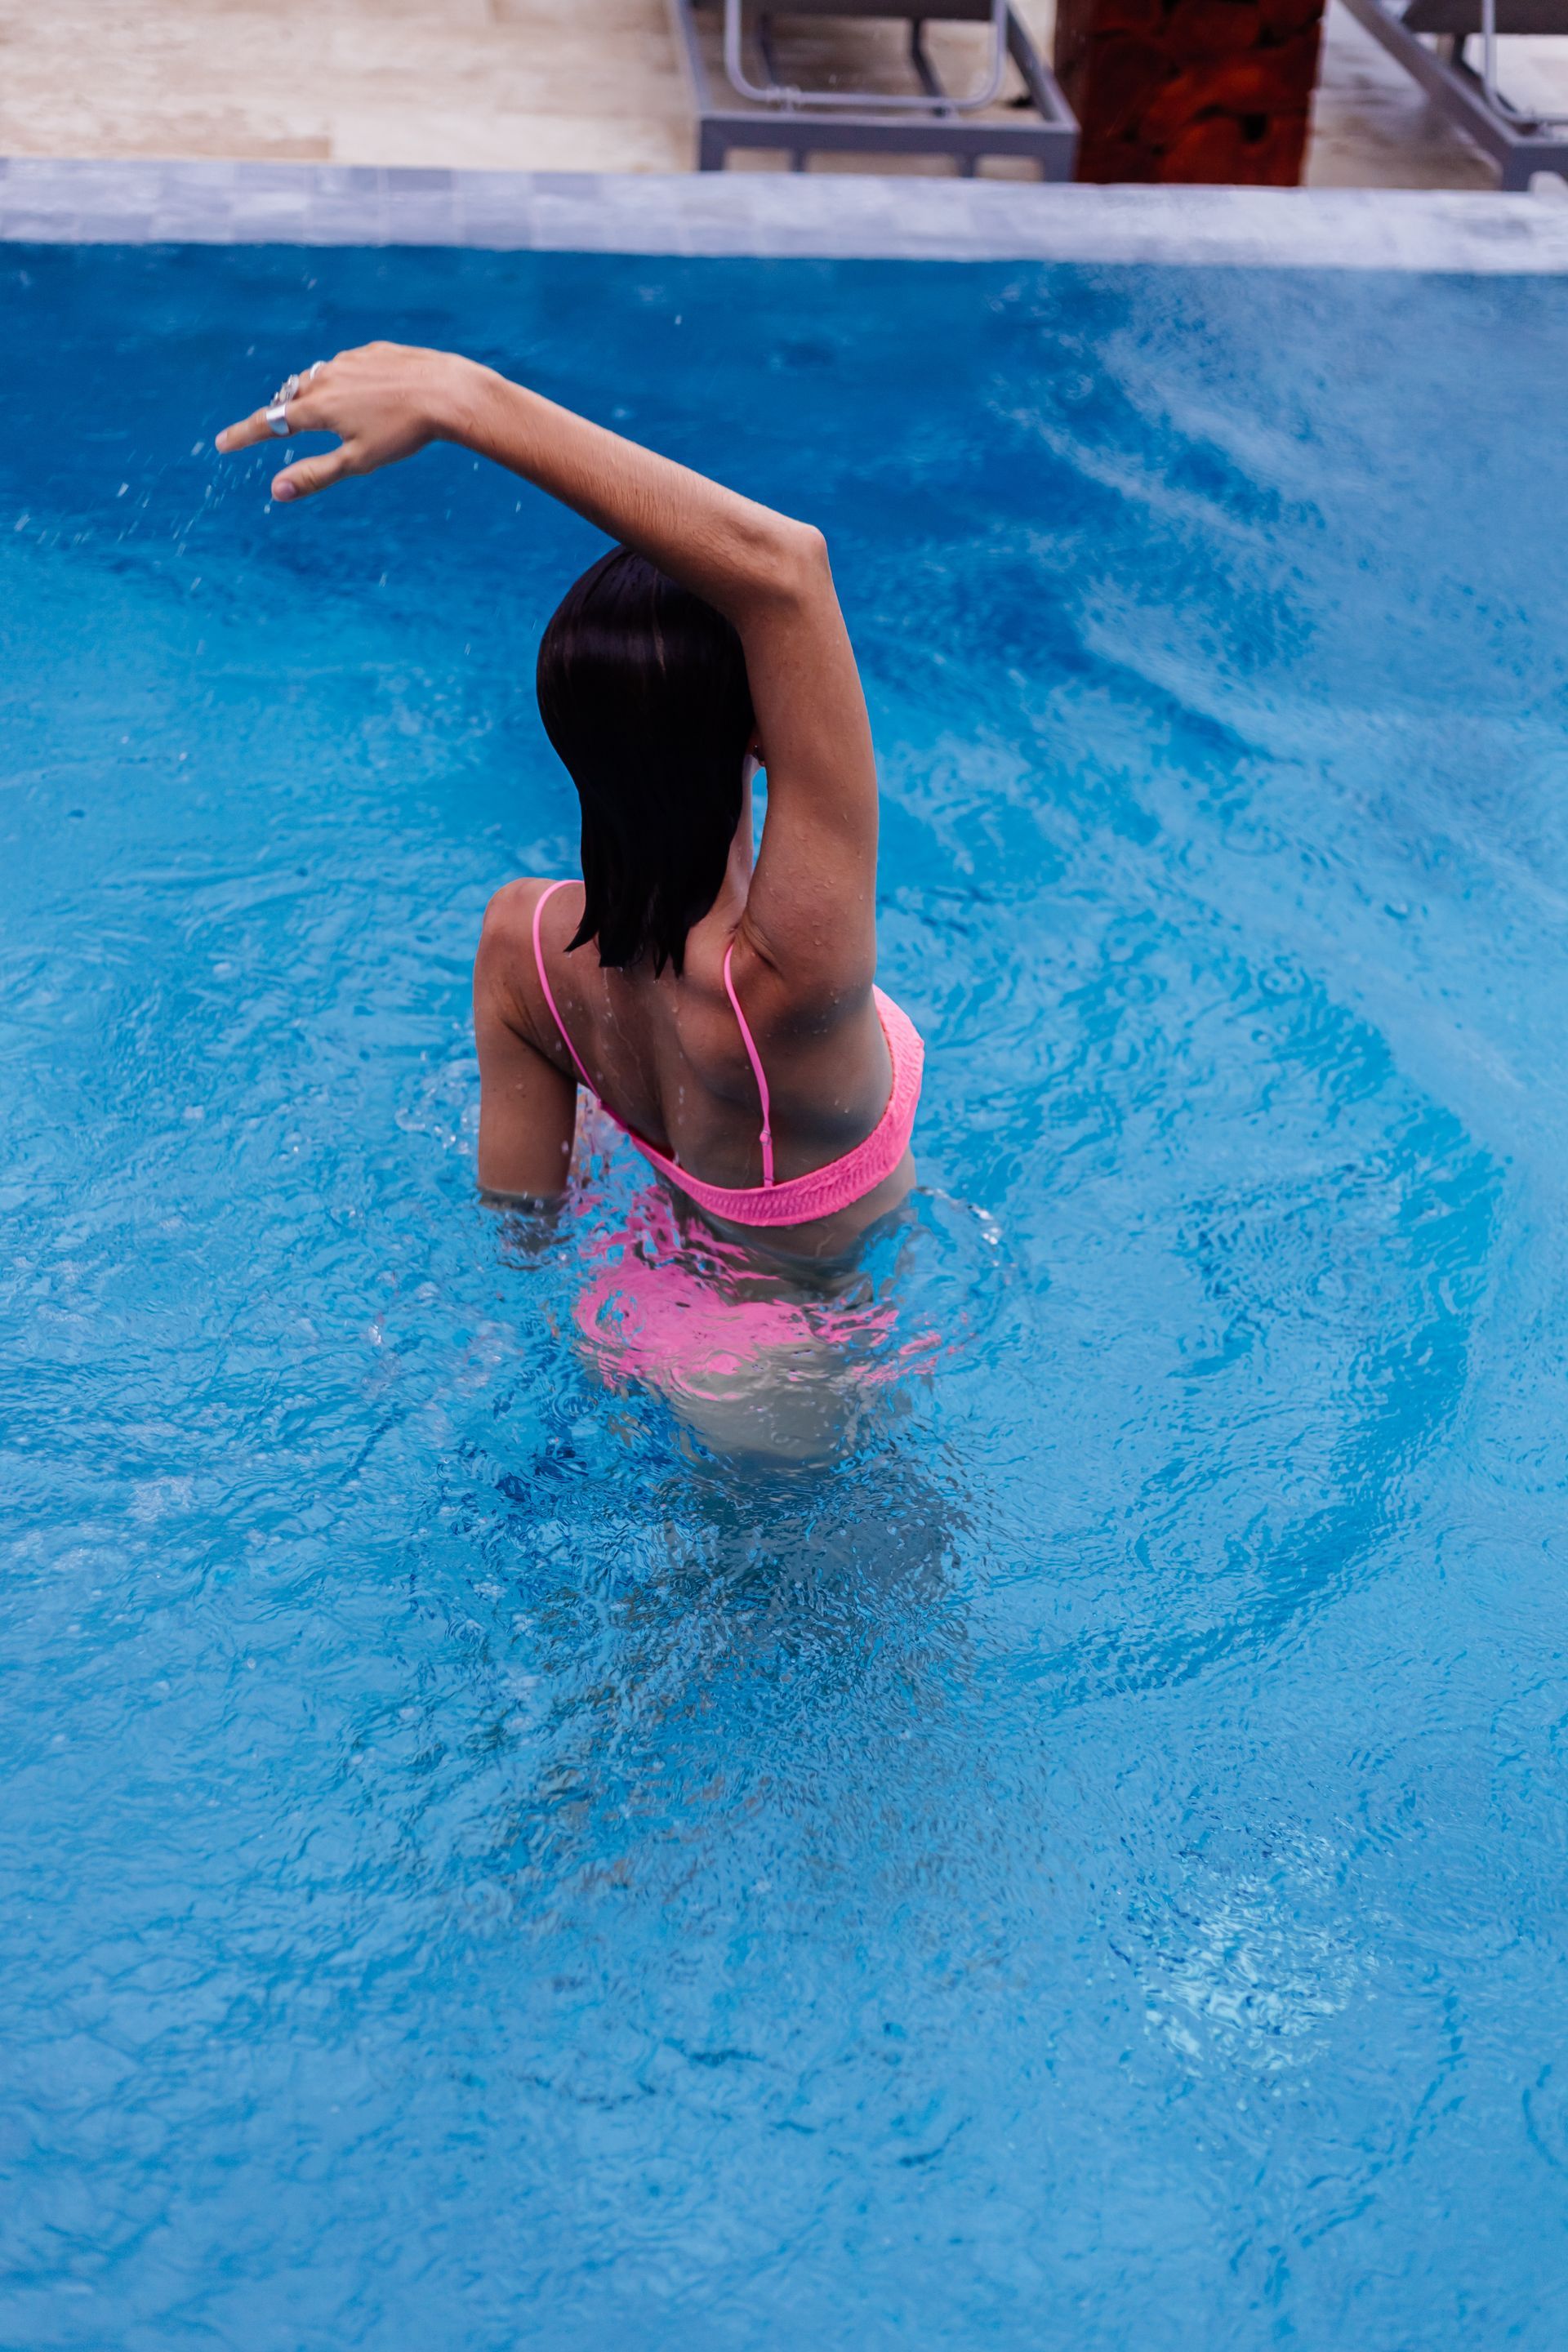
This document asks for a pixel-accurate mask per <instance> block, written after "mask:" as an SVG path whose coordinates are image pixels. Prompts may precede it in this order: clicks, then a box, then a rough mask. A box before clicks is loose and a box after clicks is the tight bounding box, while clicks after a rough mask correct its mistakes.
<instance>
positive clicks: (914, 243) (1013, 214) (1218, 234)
mask: <svg viewBox="0 0 1568 2352" xmlns="http://www.w3.org/2000/svg"><path fill="white" fill-rule="evenodd" d="M0 239H7V240H10V241H12V242H16V241H22V240H26V241H29V242H38V243H50V244H84V245H101V244H130V245H145V244H195V245H272V244H284V245H378V246H379V245H421V246H429V245H437V246H441V245H447V246H474V247H489V248H490V249H492V250H495V251H500V252H511V251H519V250H524V251H526V250H533V251H537V252H592V253H671V254H752V255H768V256H775V257H791V256H795V257H841V258H845V259H866V260H876V259H890V260H913V259H928V260H936V261H988V260H1029V261H1089V262H1186V263H1202V264H1205V265H1212V266H1226V265H1229V266H1237V265H1252V266H1262V267H1267V268H1323V269H1336V268H1337V269H1344V268H1349V269H1426V270H1457V271H1464V272H1476V273H1479V274H1483V275H1486V276H1499V275H1511V276H1521V275H1529V276H1535V275H1541V274H1544V273H1549V272H1555V271H1557V270H1561V269H1563V268H1568V203H1564V202H1563V201H1561V199H1559V200H1556V201H1552V200H1551V199H1548V198H1544V197H1537V196H1504V195H1496V194H1490V193H1488V192H1484V191H1470V190H1458V189H1441V190H1436V189H1434V190H1409V191H1405V190H1391V189H1386V188H1332V189H1329V188H1324V189H1275V188H1089V187H1047V186H1042V185H1040V184H1037V183H1027V184H1026V183H1021V182H1016V181H1013V182H1007V181H998V180H956V179H955V180H945V179H944V180H936V179H919V178H897V179H894V178H882V177H873V176H870V175H867V174H861V173H798V174H797V173H783V172H780V173H772V172H767V173H763V172H736V173H679V174H670V175H660V174H655V173H575V172H441V171H435V172H421V171H390V170H389V171H381V170H370V169H362V168H357V167H348V166H344V165H337V164H329V163H321V164H315V163H74V162H65V161H58V162H57V161H54V160H52V159H45V158H37V157H16V158H13V159H12V160H10V161H9V162H6V161H5V160H3V159H0Z"/></svg>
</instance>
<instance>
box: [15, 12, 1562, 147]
mask: <svg viewBox="0 0 1568 2352" xmlns="http://www.w3.org/2000/svg"><path fill="white" fill-rule="evenodd" d="M1052 5H1053V0H1022V6H1023V13H1024V14H1025V16H1026V17H1027V18H1028V20H1029V21H1030V23H1031V25H1032V26H1033V27H1034V29H1035V30H1036V32H1037V35H1038V36H1039V37H1041V39H1042V42H1043V43H1045V44H1046V45H1047V54H1048V37H1049V29H1050V16H1051V13H1052ZM837 37H838V38H839V39H840V41H843V40H846V39H851V38H852V37H850V36H847V35H842V34H841V35H839V36H837ZM875 37H878V36H873V38H875ZM882 37H885V36H882ZM943 38H944V39H945V41H946V43H947V45H948V50H949V57H950V59H951V60H952V62H953V63H954V64H955V65H957V64H961V62H962V49H963V43H964V41H965V40H966V39H968V38H970V36H969V35H967V34H965V33H963V32H961V31H953V32H950V33H949V34H947V35H945V36H944V37H943ZM1509 47H1510V51H1513V52H1518V51H1525V52H1527V53H1528V54H1527V55H1526V56H1525V57H1524V58H1523V59H1522V60H1521V68H1520V78H1521V79H1523V80H1524V81H1525V82H1527V83H1528V86H1529V88H1530V89H1531V92H1532V93H1539V92H1541V91H1542V90H1544V91H1545V92H1546V93H1547V95H1548V97H1549V98H1550V96H1551V95H1552V92H1553V90H1555V94H1556V101H1557V103H1558V104H1559V106H1561V107H1563V109H1564V110H1568V42H1564V43H1545V42H1536V43H1528V44H1525V43H1521V44H1510V45H1509ZM852 55H853V52H852V49H841V50H840V52H839V55H838V62H839V63H840V64H847V63H848V62H850V61H851V60H852ZM817 61H818V62H819V63H822V62H825V61H826V60H824V58H823V57H822V53H821V52H819V53H818V60H817ZM1536 102H1540V99H1539V96H1537V101H1536ZM691 149H692V142H691V127H690V112H689V102H688V97H687V91H686V87H685V82H684V79H683V76H682V73H681V70H680V65H679V58H678V55H677V51H676V47H675V44H674V41H673V39H672V37H671V34H670V30H669V25H668V16H667V13H666V0H273V5H269V6H267V7H262V6H259V5H256V0H109V5H106V0H0V154H11V155H75V156H192V157H194V156H226V157H251V158H258V159H268V158H270V159H274V160H286V159H303V160H309V159H318V160H321V161H330V162H334V163H389V164H441V165H465V164H467V165H473V166H481V167H488V168H491V169H518V170H530V171H595V172H623V171H624V172H664V171H680V170H684V169H686V168H688V167H689V164H690V162H691ZM748 160H749V161H750V162H751V163H752V164H753V165H754V166H755V167H758V168H764V169H765V168H770V167H773V168H776V167H777V163H778V160H779V159H778V158H777V157H776V156H768V155H765V154H758V155H757V156H755V157H752V158H751V159H748ZM832 167H833V166H830V165H829V163H828V160H827V159H823V162H822V163H821V165H820V166H819V168H832ZM837 168H840V169H842V168H845V165H844V163H842V162H841V163H838V164H837ZM851 168H852V166H851ZM868 168H876V169H879V170H885V169H888V168H889V166H888V164H887V163H881V162H879V163H877V164H876V165H875V166H874V167H870V166H868ZM910 168H914V169H920V168H926V169H938V170H941V169H945V168H946V166H944V165H941V164H938V165H934V166H933V165H930V164H928V165H925V166H923V167H922V166H921V165H918V164H917V165H911V167H910ZM1308 178H1309V180H1310V182H1311V183H1312V184H1317V185H1322V186H1338V187H1368V186H1387V187H1478V188H1484V187H1489V186H1491V185H1492V184H1493V174H1492V173H1491V171H1490V169H1489V166H1488V165H1487V163H1485V162H1484V161H1483V159H1482V158H1481V157H1480V155H1479V153H1478V152H1476V150H1475V149H1473V148H1472V147H1470V146H1469V145H1468V142H1466V141H1465V140H1463V139H1462V138H1461V137H1460V136H1459V134H1458V132H1456V131H1449V130H1447V128H1446V127H1445V126H1444V124H1443V123H1442V122H1441V121H1439V120H1438V119H1437V118H1436V115H1435V114H1434V113H1433V111H1432V110H1431V109H1430V108H1429V107H1428V106H1427V104H1426V101H1425V100H1423V99H1422V97H1421V96H1420V94H1419V92H1418V91H1416V90H1415V88H1414V86H1413V85H1412V84H1411V83H1410V82H1409V81H1408V80H1407V79H1405V76H1404V75H1403V74H1401V73H1400V72H1399V70H1398V68H1396V67H1394V65H1393V63H1392V62H1391V61H1390V60H1389V59H1388V58H1385V57H1384V54H1383V52H1382V51H1381V50H1380V49H1379V48H1378V47H1377V46H1376V45H1375V43H1373V42H1372V41H1371V40H1369V39H1368V38H1367V37H1366V36H1365V35H1364V34H1363V33H1362V32H1361V30H1360V29H1359V27H1358V26H1356V25H1355V24H1354V23H1353V22H1352V20H1351V19H1350V18H1349V17H1348V16H1346V15H1345V14H1344V13H1343V12H1342V11H1341V10H1338V9H1336V8H1334V7H1333V5H1332V0H1331V15H1330V20H1329V35H1328V40H1327V44H1326V50H1325V58H1324V65H1323V70H1322V74H1321V85H1320V89H1319V95H1318V104H1317V110H1316V116H1315V128H1314V135H1313V141H1312V145H1311V149H1310V155H1309V160H1308Z"/></svg>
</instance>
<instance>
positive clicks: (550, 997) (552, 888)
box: [533, 882, 598, 1095]
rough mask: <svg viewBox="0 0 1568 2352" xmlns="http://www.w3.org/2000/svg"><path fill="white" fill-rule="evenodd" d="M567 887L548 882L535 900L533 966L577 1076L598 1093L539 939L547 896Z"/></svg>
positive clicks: (552, 895) (593, 1092)
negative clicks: (563, 1010)
mask: <svg viewBox="0 0 1568 2352" xmlns="http://www.w3.org/2000/svg"><path fill="white" fill-rule="evenodd" d="M565 887H566V885H565V883H564V882H551V883H547V884H546V886H545V887H544V888H543V889H542V891H541V892H540V894H539V896H538V898H536V899H535V900H534V902H533V968H534V970H535V971H537V972H538V974H539V985H540V987H541V988H542V990H543V991H544V1002H545V1003H546V1004H548V1005H549V1007H550V1011H551V1015H552V1019H553V1021H554V1023H555V1026H556V1027H557V1029H559V1030H560V1032H561V1042H562V1044H563V1045H564V1046H565V1048H566V1051H567V1052H568V1053H569V1054H570V1055H571V1056H572V1059H573V1060H574V1062H575V1063H576V1065H577V1076H579V1077H580V1078H581V1079H582V1081H583V1084H584V1086H585V1087H587V1089H588V1092H589V1093H590V1094H591V1095H592V1094H596V1093H597V1092H598V1088H597V1087H595V1084H594V1081H593V1079H592V1078H591V1077H590V1076H588V1073H587V1071H586V1070H585V1069H584V1067H583V1064H582V1060H581V1058H580V1057H579V1055H578V1052H577V1048H576V1046H575V1045H574V1044H573V1043H572V1040H571V1037H570V1036H569V1034H567V1028H566V1024H565V1022H564V1021H563V1019H562V1018H561V1007H560V1006H559V1005H558V1004H557V1003H556V1002H555V992H554V990H553V989H552V987H551V985H550V975H549V973H548V972H547V971H545V969H544V950H543V948H542V946H541V945H540V940H539V919H540V917H541V915H542V914H543V912H544V902H545V900H546V899H547V898H554V896H555V893H556V892H557V890H564V889H565Z"/></svg>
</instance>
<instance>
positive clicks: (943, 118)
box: [670, 0, 1078, 180]
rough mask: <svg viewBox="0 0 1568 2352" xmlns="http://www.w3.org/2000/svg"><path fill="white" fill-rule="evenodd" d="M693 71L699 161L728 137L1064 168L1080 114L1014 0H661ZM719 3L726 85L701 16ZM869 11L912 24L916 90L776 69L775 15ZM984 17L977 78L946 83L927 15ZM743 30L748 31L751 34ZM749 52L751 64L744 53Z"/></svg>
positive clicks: (761, 143) (1063, 171)
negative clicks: (987, 31) (794, 76)
mask: <svg viewBox="0 0 1568 2352" xmlns="http://www.w3.org/2000/svg"><path fill="white" fill-rule="evenodd" d="M670 7H671V13H672V15H673V16H674V20H675V27H676V32H677V35H678V37H679V43H680V46H681V47H682V49H683V51H684V54H685V58H686V62H687V68H688V70H689V74H690V77H691V85H692V94H693V97H694V100H695V101H696V108H697V121H698V154H697V161H698V169H699V170H700V171H703V172H721V171H722V170H723V168H724V164H725V162H726V160H727V158H728V156H729V153H730V151H731V148H734V147H761V148H784V149H785V150H786V151H787V152H788V154H789V156H790V160H791V163H792V166H793V168H794V169H795V171H797V172H798V171H803V170H804V169H805V160H806V157H807V156H808V155H811V154H814V153H823V152H837V153H845V152H850V153H858V154H884V155H889V154H900V155H909V154H918V155H947V156H951V157H952V159H953V160H954V161H955V162H956V163H957V164H958V167H959V169H960V171H961V172H963V173H973V170H974V167H975V165H976V164H977V163H978V162H979V160H980V158H981V157H982V156H983V155H1015V156H1020V155H1021V156H1024V157H1026V159H1027V160H1028V161H1029V162H1031V163H1035V164H1036V165H1037V167H1038V170H1039V174H1040V177H1041V178H1042V179H1043V180H1068V179H1070V178H1071V177H1072V168H1073V159H1074V156H1075V154H1076V152H1077V148H1078V125H1077V123H1076V122H1075V121H1074V120H1073V116H1072V110H1071V109H1070V108H1069V107H1068V102H1067V100H1066V99H1065V98H1064V97H1063V96H1062V94H1061V91H1060V90H1059V89H1058V87H1057V83H1056V79H1055V77H1054V75H1053V74H1051V72H1050V71H1049V70H1048V68H1047V67H1046V65H1045V64H1044V63H1043V61H1042V59H1041V58H1040V55H1039V52H1038V50H1037V48H1036V47H1035V45H1034V43H1033V41H1032V40H1031V39H1030V37H1029V35H1028V32H1027V30H1026V27H1025V26H1024V25H1023V23H1022V22H1021V20H1020V18H1019V16H1018V15H1017V12H1016V9H1015V8H1014V6H1013V5H1012V0H787V5H784V6H783V7H779V8H773V7H770V6H768V5H765V0H670ZM719 14H721V15H722V20H723V22H722V36H723V45H722V55H723V62H724V75H725V79H726V80H727V82H728V84H729V89H728V90H727V91H723V92H719V91H716V90H715V89H714V83H713V77H712V75H711V74H710V71H709V66H708V58H707V56H706V54H705V45H704V43H703V39H702V35H701V28H700V24H699V17H700V16H704V17H707V18H708V19H709V20H710V21H711V19H712V18H713V17H714V16H717V15H719ZM786 16H787V17H810V16H815V17H822V16H843V17H875V18H880V19H885V20H891V21H893V22H895V23H901V24H904V25H906V26H908V28H909V54H910V65H911V67H912V68H913V70H914V79H915V80H916V81H917V83H918V84H919V88H918V89H914V90H899V91H893V90H876V89H799V88H797V87H795V85H794V84H792V83H791V82H789V81H788V80H787V79H785V78H784V69H783V67H782V64H781V59H780V54H779V46H778V23H777V20H778V19H779V18H780V17H786ZM942 22H946V23H955V24H970V25H978V24H984V25H988V26H990V28H991V35H992V38H991V44H990V54H989V57H988V60H987V63H986V67H985V69H984V73H983V74H982V76H981V79H980V81H979V82H978V83H977V85H976V86H975V88H974V89H971V90H967V91H963V92H961V93H954V92H952V91H950V90H948V89H945V88H944V87H943V85H942V81H941V79H939V77H938V75H937V72H936V69H935V68H934V66H933V65H932V63H931V56H930V53H929V51H928V49H927V47H926V40H925V31H926V26H927V25H928V24H932V23H942ZM748 36H750V39H748ZM749 50H751V51H752V52H753V53H754V55H755V58H756V60H757V63H758V64H759V65H760V68H761V72H760V74H759V73H758V72H757V71H756V70H755V68H753V66H752V64H751V63H749V62H748V51H749ZM1008 58H1011V59H1012V61H1013V63H1014V65H1015V66H1016V68H1017V71H1018V76H1019V79H1020V80H1021V81H1022V83H1023V89H1022V92H1021V93H1020V94H1019V96H1018V97H1016V98H1015V99H1014V100H1011V101H1009V102H1008V110H1007V112H1006V113H1005V114H1001V115H999V114H997V113H996V112H995V111H994V109H995V107H996V103H997V100H999V99H1000V98H1001V94H1002V89H1003V86H1004V83H1005V79H1006V74H1007V60H1008ZM988 110H993V111H988Z"/></svg>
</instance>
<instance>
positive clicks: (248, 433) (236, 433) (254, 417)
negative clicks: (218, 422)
mask: <svg viewBox="0 0 1568 2352" xmlns="http://www.w3.org/2000/svg"><path fill="white" fill-rule="evenodd" d="M271 438H272V427H271V426H270V425H268V422H267V411H266V410H265V409H264V408H255V409H252V411H251V413H250V415H248V416H242V417H241V418H240V421H239V423H238V424H237V425H226V426H225V427H224V430H223V431H222V432H221V433H220V434H219V435H218V436H217V439H216V441H215V442H214V443H213V446H214V448H215V449H221V450H223V451H225V452H227V451H229V450H231V449H248V448H249V447H250V446H251V444H252V443H253V442H256V441H269V440H270V439H271Z"/></svg>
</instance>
